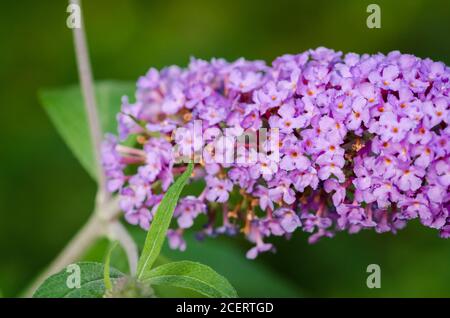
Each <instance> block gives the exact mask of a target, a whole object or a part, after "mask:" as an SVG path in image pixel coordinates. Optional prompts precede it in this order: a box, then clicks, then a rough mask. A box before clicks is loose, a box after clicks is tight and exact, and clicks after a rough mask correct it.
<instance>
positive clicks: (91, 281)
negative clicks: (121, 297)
mask: <svg viewBox="0 0 450 318" xmlns="http://www.w3.org/2000/svg"><path fill="white" fill-rule="evenodd" d="M103 273H104V267H103V264H101V263H94V262H79V263H75V264H71V265H68V266H67V267H66V268H64V269H63V270H61V271H60V272H59V273H56V274H54V275H52V276H50V277H49V278H47V279H46V280H45V281H44V282H43V283H42V285H41V286H39V288H38V289H37V290H36V292H35V293H34V295H33V297H35V298H101V297H103V295H104V294H105V284H104V281H103ZM122 276H124V275H123V274H122V273H121V272H119V271H118V270H116V269H114V268H110V271H109V277H110V280H111V282H112V283H114V282H115V281H116V280H117V279H119V278H120V277H122Z"/></svg>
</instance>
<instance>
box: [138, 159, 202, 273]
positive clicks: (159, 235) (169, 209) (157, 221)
mask: <svg viewBox="0 0 450 318" xmlns="http://www.w3.org/2000/svg"><path fill="white" fill-rule="evenodd" d="M193 169H194V164H193V163H192V162H190V163H189V164H188V166H187V168H186V170H185V171H184V172H183V174H182V175H181V176H180V177H178V179H177V180H176V181H175V183H174V184H172V185H171V186H170V188H169V189H168V190H167V192H166V194H165V195H164V198H163V199H162V200H161V203H160V204H159V206H158V209H157V210H156V213H155V216H154V218H153V220H152V224H151V226H150V230H149V231H148V233H147V238H146V239H145V244H144V250H143V251H142V255H141V257H140V259H139V263H138V268H137V278H138V279H139V280H141V279H142V277H143V276H144V274H145V272H146V271H150V269H151V268H152V265H153V263H154V262H155V260H156V258H157V257H158V255H159V253H160V251H161V248H162V245H163V243H164V240H165V239H166V233H167V229H168V228H169V225H170V221H171V219H172V215H173V211H174V210H175V207H176V205H177V201H178V198H179V197H180V194H181V191H182V190H183V188H184V186H185V185H186V182H187V181H188V179H189V177H190V176H191V174H192V170H193Z"/></svg>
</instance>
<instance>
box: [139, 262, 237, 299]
mask: <svg viewBox="0 0 450 318" xmlns="http://www.w3.org/2000/svg"><path fill="white" fill-rule="evenodd" d="M141 280H142V281H144V282H148V283H150V285H170V286H176V287H182V288H187V289H191V290H194V291H196V292H198V293H200V294H202V295H204V296H207V297H215V298H218V297H221V298H234V297H237V293H236V290H235V289H234V288H233V286H231V285H230V283H229V282H228V281H227V280H226V278H225V277H223V276H221V275H219V274H218V273H217V272H215V271H214V270H213V269H211V267H209V266H206V265H203V264H200V263H196V262H190V261H181V262H173V263H168V264H165V265H161V266H159V267H156V268H154V269H152V270H150V271H147V272H145V273H144V274H143V276H142V278H141Z"/></svg>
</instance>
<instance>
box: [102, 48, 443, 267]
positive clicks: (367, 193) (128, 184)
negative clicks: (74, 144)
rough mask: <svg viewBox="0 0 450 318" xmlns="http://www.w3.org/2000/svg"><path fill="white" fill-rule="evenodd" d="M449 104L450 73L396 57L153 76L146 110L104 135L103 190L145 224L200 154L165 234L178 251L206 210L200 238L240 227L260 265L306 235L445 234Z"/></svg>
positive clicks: (146, 83) (141, 85) (138, 105)
mask: <svg viewBox="0 0 450 318" xmlns="http://www.w3.org/2000/svg"><path fill="white" fill-rule="evenodd" d="M449 103H450V68H449V67H447V66H446V65H445V64H443V63H441V62H434V61H432V60H430V59H420V58H418V57H415V56H413V55H409V54H401V53H400V52H398V51H394V52H390V53H389V54H387V55H383V54H375V55H369V54H363V55H358V54H355V53H348V54H346V55H343V53H342V52H335V51H333V50H329V49H326V48H317V49H315V50H309V51H307V52H304V53H301V54H297V55H283V56H281V57H278V58H276V59H275V60H274V61H273V63H272V66H267V65H266V64H265V63H264V62H262V61H246V60H244V59H239V60H237V61H234V62H231V63H230V62H227V61H225V60H223V59H213V60H211V61H210V62H207V61H203V60H197V59H192V60H191V62H190V64H189V66H188V67H187V68H186V69H182V68H179V67H177V66H171V67H168V68H164V69H162V70H161V71H158V70H156V69H151V70H150V71H149V72H148V73H147V74H146V75H145V76H142V77H141V78H139V80H138V83H137V92H136V102H135V103H130V102H129V100H128V98H127V97H124V98H123V100H122V109H121V112H120V113H119V114H118V115H117V120H118V124H119V127H118V138H116V137H114V136H111V135H109V136H107V137H106V139H105V141H104V144H103V148H102V158H103V167H104V169H105V173H106V176H107V179H108V180H107V181H108V182H107V188H108V190H109V191H110V192H113V193H117V194H118V196H119V199H120V207H121V209H122V210H123V211H124V215H125V219H126V220H127V221H128V222H130V223H132V224H136V225H140V226H141V227H142V228H144V229H148V227H149V226H151V221H152V218H153V215H154V213H155V212H156V209H157V207H158V204H159V202H160V201H161V198H162V196H163V195H164V193H165V192H166V191H167V189H168V187H169V186H170V185H171V184H172V183H173V181H174V179H175V178H176V177H177V176H178V175H179V174H180V173H182V172H183V171H184V170H185V166H186V164H185V162H186V160H194V163H195V169H194V173H193V176H192V180H193V182H196V183H197V184H198V185H199V186H200V187H201V189H200V190H198V189H199V187H198V186H196V190H195V191H194V192H195V193H200V194H199V195H197V196H193V195H189V196H187V197H184V198H181V199H180V201H179V203H178V206H177V207H176V210H175V213H174V217H175V218H176V222H174V224H176V228H173V229H171V230H170V231H169V233H168V237H169V243H170V246H171V247H173V248H177V249H180V250H184V249H185V248H186V242H185V241H184V239H183V233H184V231H185V230H186V229H188V228H190V227H192V226H193V225H194V224H195V223H196V219H197V218H198V217H199V216H201V215H202V217H201V219H202V220H204V222H206V224H203V225H204V226H203V230H201V232H200V233H199V235H198V236H199V237H204V236H216V235H222V234H226V235H238V234H240V233H243V235H244V236H245V237H246V238H247V239H248V240H249V241H250V242H252V243H253V244H254V247H253V248H251V249H250V250H249V251H248V253H247V257H248V258H252V259H253V258H255V257H256V256H257V255H258V254H259V253H262V252H266V251H274V247H273V245H272V244H271V243H270V242H268V241H267V240H268V239H269V237H271V236H285V237H290V236H291V235H292V233H294V232H295V231H296V230H298V229H301V230H303V231H305V232H307V233H311V236H310V239H309V241H310V243H314V242H316V241H317V240H319V239H320V238H322V237H333V236H334V233H335V232H337V231H348V232H349V233H356V232H359V231H361V230H363V229H372V230H374V231H376V232H377V233H384V232H392V233H396V232H397V231H398V230H399V229H402V228H404V227H405V225H406V224H407V222H408V221H409V220H412V219H418V220H419V221H420V222H421V223H422V224H423V225H424V226H426V227H430V228H434V229H437V230H438V231H439V233H440V236H441V237H443V238H449V237H450V215H449V212H450V192H449V186H450V127H449V126H448V124H449V121H450V107H449ZM266 130H267V131H269V130H270V134H269V135H268V136H266V137H267V138H263V137H262V135H261V132H262V131H266ZM275 133H276V134H275ZM241 136H244V137H243V138H242V139H239V138H240V137H241ZM252 136H253V137H252ZM236 140H241V141H242V140H243V142H241V143H237V145H236V143H235V141H236ZM251 140H253V141H256V144H257V146H256V147H254V146H253V145H254V144H253V143H252V142H251ZM199 228H201V226H199Z"/></svg>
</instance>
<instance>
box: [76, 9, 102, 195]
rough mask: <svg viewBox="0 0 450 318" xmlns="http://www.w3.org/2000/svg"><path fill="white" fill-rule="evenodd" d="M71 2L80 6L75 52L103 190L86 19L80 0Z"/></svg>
mask: <svg viewBox="0 0 450 318" xmlns="http://www.w3.org/2000/svg"><path fill="white" fill-rule="evenodd" d="M69 2H70V3H71V4H75V5H77V6H79V7H80V20H81V21H80V25H81V27H80V28H73V29H72V30H73V39H74V45H75V53H76V59H77V65H78V75H79V78H80V82H81V88H82V93H83V98H84V107H85V109H86V113H87V117H88V122H89V132H90V137H91V142H92V149H93V151H94V159H95V163H96V171H97V181H98V185H99V190H100V191H103V190H104V187H105V175H104V172H103V167H102V165H101V155H100V146H101V142H102V129H101V126H100V120H99V116H98V113H97V102H96V100H95V91H94V83H93V79H92V70H91V63H90V61H89V53H88V46H87V41H86V34H85V32H84V19H83V13H82V10H81V1H80V0H70V1H69Z"/></svg>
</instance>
